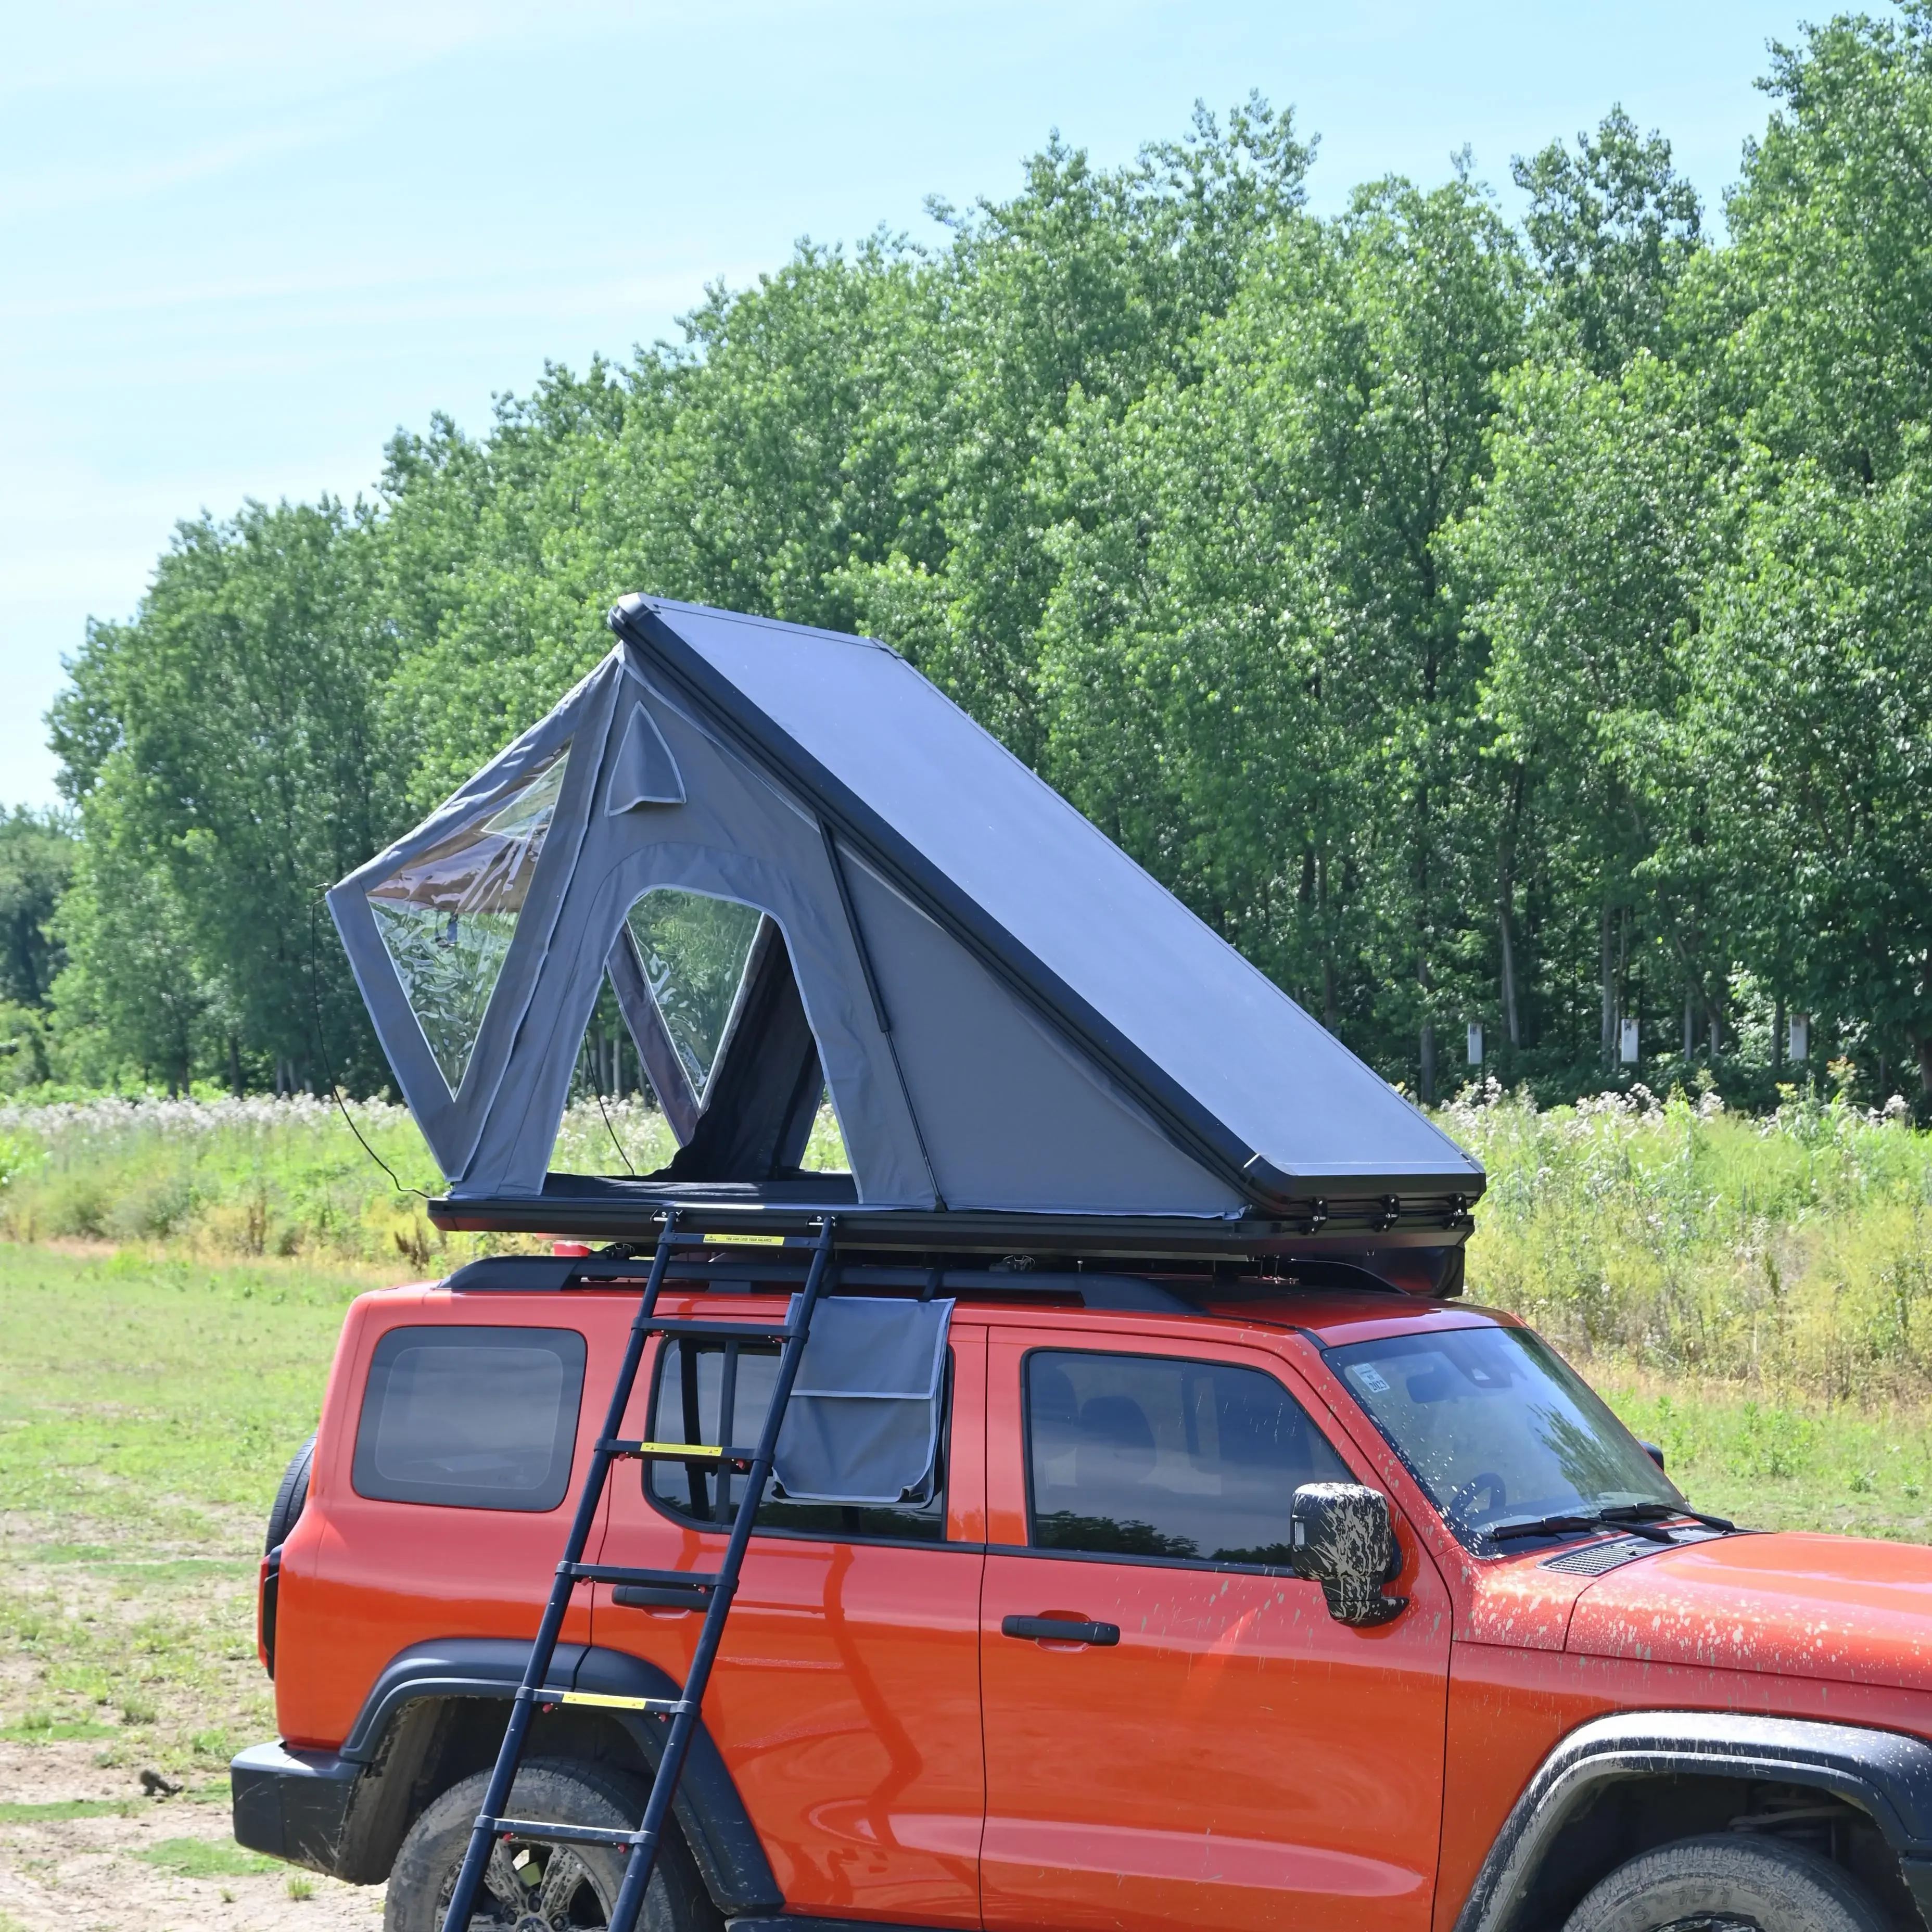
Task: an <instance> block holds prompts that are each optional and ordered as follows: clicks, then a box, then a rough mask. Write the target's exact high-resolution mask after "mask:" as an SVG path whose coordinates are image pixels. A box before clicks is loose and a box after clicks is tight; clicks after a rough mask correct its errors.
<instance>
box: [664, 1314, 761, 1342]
mask: <svg viewBox="0 0 1932 1932" xmlns="http://www.w3.org/2000/svg"><path fill="white" fill-rule="evenodd" d="M644 1328H645V1330H646V1332H647V1333H648V1334H653V1335H689V1336H692V1337H697V1338H700V1339H702V1340H710V1341H721V1342H790V1341H792V1340H795V1339H796V1335H797V1333H798V1331H796V1329H795V1328H790V1327H787V1326H785V1325H782V1324H781V1325H779V1326H778V1327H777V1328H769V1327H767V1326H766V1325H764V1324H763V1323H761V1322H692V1321H688V1320H687V1319H685V1317H683V1316H663V1317H661V1318H653V1319H652V1320H650V1321H649V1322H646V1323H645V1324H644Z"/></svg>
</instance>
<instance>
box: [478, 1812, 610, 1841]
mask: <svg viewBox="0 0 1932 1932" xmlns="http://www.w3.org/2000/svg"><path fill="white" fill-rule="evenodd" d="M490 1836H491V1837H492V1838H534V1839H535V1840H536V1841H537V1842H538V1843H539V1844H544V1843H549V1844H557V1845H625V1846H630V1845H634V1844H636V1843H637V1841H639V1840H640V1838H643V1833H642V1832H617V1831H613V1830H612V1829H610V1827H609V1826H604V1825H547V1824H545V1823H544V1822H543V1821H542V1820H541V1819H538V1818H493V1819H492V1820H490Z"/></svg>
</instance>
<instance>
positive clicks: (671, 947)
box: [625, 886, 764, 1100]
mask: <svg viewBox="0 0 1932 1932" xmlns="http://www.w3.org/2000/svg"><path fill="white" fill-rule="evenodd" d="M763 917H764V914H763V913H761V912H760V910H758V908H757V907H756V906H748V905H743V904H739V901H736V900H735V899H719V898H708V897H706V895H704V894H703V893H701V892H679V891H677V890H676V889H674V888H673V887H670V886H659V887H658V888H656V889H655V890H653V891H651V892H646V893H645V894H644V895H643V897H642V898H640V899H639V900H638V901H637V904H634V906H632V907H631V910H630V911H629V913H628V914H627V915H626V916H625V925H626V926H628V927H629V929H630V932H631V938H632V939H633V940H634V941H636V942H637V956H638V959H639V961H640V964H641V965H642V966H643V971H644V977H645V979H646V981H647V982H648V983H649V986H650V989H651V997H652V999H653V1000H654V1001H655V1002H656V1004H657V1009H658V1013H659V1014H660V1015H661V1017H662V1019H663V1020H664V1031H665V1032H667V1034H669V1035H670V1039H671V1043H672V1045H673V1046H674V1047H676V1049H677V1057H678V1058H679V1060H680V1061H682V1063H683V1065H684V1070H685V1076H686V1077H687V1078H688V1079H689V1080H690V1082H691V1092H692V1093H693V1094H694V1095H696V1096H697V1098H698V1099H700V1100H702V1099H703V1097H704V1090H705V1088H706V1085H708V1084H709V1081H710V1079H711V1070H712V1067H715V1065H716V1064H717V1062H718V1049H719V1047H721V1046H722V1045H723V1044H724V1038H725V1036H726V1034H727V1033H728V1032H729V1031H730V1019H731V1010H732V1008H733V1007H734V1006H735V1005H736V1003H737V999H738V995H739V989H741V988H742V986H743V985H744V981H745V966H746V965H748V963H749V962H750V959H751V943H752V941H754V940H755V939H756V938H757V936H758V926H759V922H760V921H761V920H762V919H763Z"/></svg>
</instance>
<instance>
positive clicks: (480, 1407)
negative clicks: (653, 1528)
mask: <svg viewBox="0 0 1932 1932" xmlns="http://www.w3.org/2000/svg"><path fill="white" fill-rule="evenodd" d="M583 1355H584V1350H583V1337H582V1336H581V1335H580V1334H578V1333H577V1331H576V1330H575V1329H574V1328H455V1327H452V1328H392V1329H391V1330H390V1331H389V1333H388V1334H386V1335H385V1336H383V1338H382V1339H381V1340H380V1341H379V1342H378V1343H377V1344H376V1350H375V1354H374V1357H373V1358H372V1359H371V1362H370V1364H369V1380H368V1386H367V1387H366V1388H365V1390H364V1391H363V1396H362V1418H361V1420H360V1421H359V1423H358V1424H357V1427H356V1460H355V1463H354V1466H353V1473H352V1476H351V1481H353V1484H354V1485H355V1488H356V1494H357V1495H359V1496H371V1497H374V1498H377V1499H381V1500H383V1501H385V1502H399V1503H443V1504H453V1505H455V1506H456V1507H457V1508H461V1509H496V1510H552V1509H555V1508H556V1506H557V1505H558V1504H559V1503H560V1502H562V1501H563V1499H564V1495H565V1491H566V1490H568V1488H569V1486H570V1468H571V1456H572V1454H573V1452H574V1449H575V1447H576V1442H577V1409H578V1405H579V1403H580V1400H581V1398H582V1396H583Z"/></svg>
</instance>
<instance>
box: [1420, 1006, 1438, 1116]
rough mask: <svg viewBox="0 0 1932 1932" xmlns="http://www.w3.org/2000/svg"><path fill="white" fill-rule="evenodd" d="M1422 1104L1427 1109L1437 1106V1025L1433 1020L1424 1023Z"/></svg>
mask: <svg viewBox="0 0 1932 1932" xmlns="http://www.w3.org/2000/svg"><path fill="white" fill-rule="evenodd" d="M1422 1104H1423V1105H1424V1106H1425V1107H1433V1106H1435V1104H1436V1023H1435V1022H1433V1020H1424V1022H1423V1023H1422Z"/></svg>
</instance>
